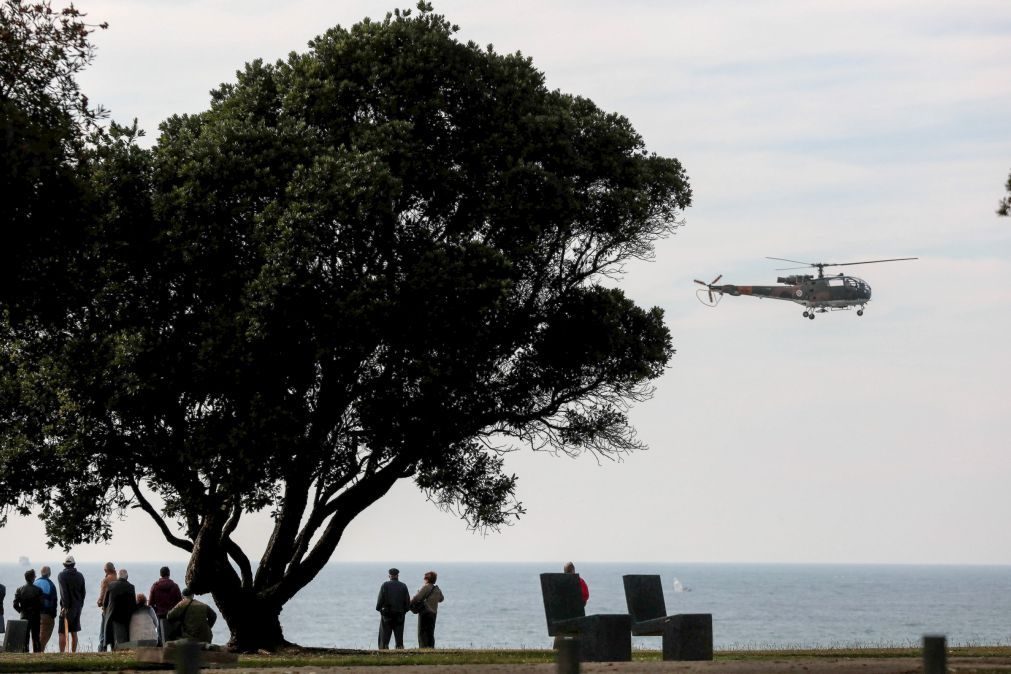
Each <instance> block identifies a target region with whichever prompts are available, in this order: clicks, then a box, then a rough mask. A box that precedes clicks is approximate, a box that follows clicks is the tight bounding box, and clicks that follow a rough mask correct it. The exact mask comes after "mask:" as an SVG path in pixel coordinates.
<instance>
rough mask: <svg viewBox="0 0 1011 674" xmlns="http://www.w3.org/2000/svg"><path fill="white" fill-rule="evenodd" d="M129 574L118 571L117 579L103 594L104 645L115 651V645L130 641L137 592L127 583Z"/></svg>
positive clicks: (122, 570) (124, 571)
mask: <svg viewBox="0 0 1011 674" xmlns="http://www.w3.org/2000/svg"><path fill="white" fill-rule="evenodd" d="M129 578H130V574H129V572H127V570H126V569H120V570H119V572H118V573H117V579H116V580H114V581H112V582H111V583H109V587H108V589H107V590H106V592H105V607H104V609H105V613H104V615H103V618H104V619H105V625H106V627H105V645H106V646H108V647H109V648H111V649H113V650H115V649H116V644H121V643H123V642H126V641H129V640H130V619H131V618H133V612H134V610H135V609H136V608H137V590H136V589H135V588H134V587H133V583H131V582H130V581H129Z"/></svg>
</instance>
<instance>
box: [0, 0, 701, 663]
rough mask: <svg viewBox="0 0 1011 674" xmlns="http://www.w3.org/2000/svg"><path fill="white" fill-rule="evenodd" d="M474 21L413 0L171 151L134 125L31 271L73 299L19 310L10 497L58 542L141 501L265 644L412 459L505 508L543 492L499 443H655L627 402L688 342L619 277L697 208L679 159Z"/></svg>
mask: <svg viewBox="0 0 1011 674" xmlns="http://www.w3.org/2000/svg"><path fill="white" fill-rule="evenodd" d="M454 34H455V27H453V26H452V25H451V24H450V23H449V22H448V21H446V20H445V19H444V18H443V17H441V16H439V15H437V14H435V13H434V12H432V10H431V7H430V6H428V5H427V4H425V3H421V4H420V5H419V11H418V12H416V13H415V12H412V11H398V12H395V13H393V14H390V15H388V16H387V17H386V19H385V20H383V21H370V20H365V21H362V22H361V23H358V24H356V25H354V26H352V27H351V28H342V27H336V28H333V29H331V30H329V31H327V32H326V33H324V34H323V35H321V36H319V37H318V38H316V39H314V40H313V41H312V42H311V43H310V44H309V49H308V51H306V52H303V53H293V54H292V55H291V56H289V57H288V58H287V59H286V60H284V61H280V62H277V63H274V64H266V63H263V62H261V61H254V62H252V63H250V64H247V65H246V67H245V68H244V69H243V70H242V71H240V72H239V73H238V75H237V78H236V80H235V81H234V82H229V83H226V84H223V85H221V87H220V88H219V89H218V90H216V91H215V92H213V95H212V101H211V106H210V109H209V110H207V111H206V112H203V113H200V114H196V115H180V116H173V117H171V118H169V119H168V120H166V121H165V122H164V123H163V124H162V125H161V135H160V138H159V139H158V142H157V144H156V145H155V147H154V148H153V149H151V150H150V151H148V150H141V149H139V148H137V147H136V145H134V143H133V139H134V138H135V136H136V134H137V131H136V129H126V128H121V127H115V126H114V127H113V129H112V131H111V133H110V134H109V137H108V138H106V139H104V140H102V142H100V143H99V144H98V146H96V147H95V148H94V149H93V150H91V151H90V154H89V156H88V157H87V161H86V162H85V163H84V165H83V166H84V168H85V169H86V171H85V172H84V174H85V175H86V176H87V179H88V181H89V185H90V188H89V193H88V194H89V202H88V208H87V209H85V210H84V211H82V212H84V213H86V214H87V219H86V222H87V228H86V236H85V237H84V238H83V241H82V242H81V243H80V244H79V245H77V244H75V246H74V247H71V250H70V251H69V252H67V253H66V254H65V255H63V257H69V259H70V260H71V261H72V262H73V264H64V265H61V266H59V267H58V268H57V267H56V266H47V265H48V263H47V262H45V261H41V262H39V265H41V268H42V269H43V270H44V271H46V272H47V273H51V274H55V275H56V278H59V279H61V282H62V283H64V284H65V286H66V287H67V288H72V289H73V291H71V290H66V291H65V292H63V293H62V294H59V296H61V297H65V298H66V300H65V302H64V303H63V305H62V306H61V307H60V311H53V312H48V313H47V316H48V318H47V319H46V320H47V322H46V323H45V324H44V325H40V322H39V319H38V318H37V317H35V315H34V314H33V315H31V316H28V315H22V316H20V317H19V316H10V317H8V318H7V319H6V322H5V325H4V330H5V332H6V334H5V338H4V341H3V347H2V354H0V357H2V359H3V362H2V366H3V370H2V372H3V374H2V380H0V381H2V388H0V396H2V400H0V415H2V416H0V451H2V452H3V453H2V454H0V473H2V474H3V475H4V476H5V477H4V480H3V482H2V483H0V502H2V503H3V504H5V505H6V506H10V505H11V504H20V505H22V506H24V507H29V506H30V507H37V508H40V509H41V512H42V516H43V519H44V520H45V521H46V523H47V527H48V528H47V531H48V533H49V535H50V537H51V539H52V541H53V542H54V543H56V544H58V545H62V546H69V545H72V544H75V543H78V542H80V541H85V540H95V539H102V538H103V537H107V536H108V533H109V529H108V524H107V523H108V521H109V518H110V516H112V515H114V514H115V512H116V511H117V509H118V508H121V507H123V506H129V505H133V506H136V507H139V508H141V509H142V510H143V511H144V512H145V513H147V514H148V515H149V516H150V517H151V518H152V519H153V520H154V521H155V522H156V524H157V526H159V528H160V529H161V531H162V533H163V534H164V535H165V537H166V539H167V540H168V541H169V542H171V543H172V544H173V545H176V546H178V547H180V548H182V549H185V550H187V551H188V552H190V553H191V555H192V556H191V561H190V566H189V569H188V572H187V581H188V582H189V583H190V585H191V586H193V587H194V588H195V590H196V591H197V592H205V591H213V592H214V597H215V600H216V602H217V604H218V606H219V607H220V608H221V609H222V613H223V615H224V616H225V618H226V620H228V623H229V626H230V628H231V630H232V634H233V639H234V640H235V643H237V644H240V645H241V646H243V647H252V646H256V647H259V646H262V645H264V644H267V645H271V644H273V645H276V644H277V643H278V641H279V640H280V639H281V633H280V625H279V623H278V622H277V621H276V620H275V619H274V618H276V616H277V612H278V611H279V610H280V607H281V606H282V605H283V604H284V603H285V602H286V601H287V600H288V599H290V598H291V597H292V596H294V594H295V593H297V592H298V591H299V590H300V589H301V588H302V587H304V586H305V585H306V584H307V583H308V582H309V581H310V580H311V579H312V578H313V577H314V576H315V575H316V573H318V572H319V570H320V569H321V568H322V566H323V565H324V564H325V563H326V562H327V561H328V560H329V559H330V556H331V555H332V553H333V552H334V550H335V549H336V547H337V545H338V544H339V543H340V541H341V538H342V536H343V534H344V532H345V530H346V528H347V526H348V525H349V524H350V522H351V521H353V520H354V518H355V517H356V516H357V515H358V514H359V513H361V512H362V511H363V510H364V509H366V508H367V507H369V506H370V505H371V504H373V503H375V502H376V501H377V500H379V499H380V498H382V497H383V496H384V495H386V494H387V493H388V492H389V490H390V489H391V488H392V486H393V485H394V484H395V483H397V482H398V481H399V480H402V479H405V478H411V479H413V480H414V482H415V483H416V484H417V486H418V487H419V488H420V489H421V490H422V491H423V492H424V493H426V494H427V495H428V496H429V498H430V500H431V501H433V502H434V503H435V504H436V505H438V506H440V507H443V508H445V509H447V510H451V511H453V512H456V513H458V514H459V515H460V516H462V517H463V518H464V519H465V520H466V521H467V523H468V524H469V525H470V526H473V527H478V528H485V527H492V528H494V527H498V526H501V525H503V524H506V523H508V522H510V521H512V520H514V519H515V518H516V517H518V516H519V515H520V514H522V512H523V510H522V506H521V505H520V504H519V503H518V502H517V501H516V498H515V493H516V484H517V478H516V476H515V475H512V474H510V473H509V472H508V471H507V470H506V468H505V464H504V461H503V454H504V453H505V452H508V451H511V450H516V449H520V448H524V447H528V448H529V447H532V448H535V449H544V450H549V451H556V452H560V453H564V454H568V455H573V456H575V455H578V454H581V453H584V452H592V453H595V454H597V455H599V456H619V455H621V454H622V453H625V452H629V451H633V450H635V449H638V448H640V447H641V446H642V445H641V442H640V441H639V440H638V439H637V438H636V436H635V433H634V430H633V429H632V427H631V426H630V425H629V422H628V418H627V411H628V406H629V405H630V404H631V403H633V402H635V401H639V400H643V399H645V398H647V397H648V396H649V395H650V393H651V391H652V388H651V387H652V382H653V381H654V380H655V379H656V378H657V377H659V376H660V375H661V374H662V373H663V372H664V370H665V367H666V365H667V363H668V361H669V360H670V358H671V357H672V355H673V352H674V351H673V347H672V342H671V336H670V333H669V330H668V328H667V327H666V326H665V325H664V322H663V315H662V312H661V310H660V309H657V308H652V309H648V308H641V307H639V306H637V305H636V304H635V303H634V302H633V301H632V300H630V299H629V298H628V297H626V296H625V294H624V293H623V292H622V291H621V290H620V289H618V288H616V287H614V286H615V285H616V284H615V281H616V280H618V279H620V273H621V270H622V268H623V265H624V264H626V263H627V262H628V261H630V260H633V259H648V258H650V257H651V255H652V252H653V245H654V243H655V241H656V240H658V239H660V238H662V237H665V236H667V235H669V234H671V233H672V232H673V231H674V230H675V229H676V228H677V227H678V226H679V224H680V221H679V217H680V214H681V213H682V212H683V210H684V209H685V208H687V207H688V206H689V205H690V202H691V190H690V188H689V185H688V179H687V177H686V175H685V172H684V170H683V168H682V166H681V165H680V163H679V162H678V161H677V160H676V159H672V158H665V157H660V156H657V155H655V154H652V153H650V152H648V151H647V150H646V148H645V145H644V142H643V140H642V138H641V137H640V136H639V135H638V134H637V133H636V132H635V130H634V129H633V128H632V126H631V124H630V123H629V121H628V120H627V119H625V118H624V117H621V116H620V115H617V114H614V113H608V112H605V111H602V110H600V109H599V108H598V107H597V106H595V105H594V104H593V103H592V102H591V101H589V100H587V99H585V98H581V97H578V96H572V95H568V94H564V93H561V92H558V91H550V90H548V89H547V88H546V87H545V84H544V76H543V74H542V73H541V72H539V71H538V70H537V69H536V68H534V66H533V64H532V62H531V61H530V59H528V58H526V57H523V56H522V55H520V54H506V55H503V54H498V53H496V52H495V51H494V50H493V49H491V48H490V47H489V48H481V47H478V46H477V45H475V44H473V43H466V44H465V43H461V42H459V41H458V40H457V39H456V38H455V35H454ZM59 257H60V256H57V257H56V258H53V259H54V260H55V259H59ZM54 265H55V263H54ZM604 279H606V280H607V284H606V286H607V287H605V286H604V285H601V282H602V280H604ZM23 293H24V294H25V297H22V298H20V299H19V300H18V301H19V303H20V306H26V307H27V306H32V301H30V300H33V299H34V301H36V303H41V302H42V301H43V300H42V299H41V298H38V297H36V298H33V297H32V296H31V293H32V286H27V285H26V286H23ZM29 457H30V458H29ZM40 466H45V467H46V468H45V469H44V470H43V469H42V468H40ZM75 499H76V500H75ZM257 511H267V512H269V513H270V514H271V516H272V530H271V532H270V537H269V540H268V542H267V544H266V547H265V549H264V550H263V551H262V554H260V556H259V557H258V558H256V559H255V563H254V558H251V557H250V556H249V555H248V553H247V551H245V550H243V549H242V548H240V547H239V545H237V544H236V543H235V541H234V540H233V534H234V532H235V531H236V529H237V528H238V527H239V526H240V524H241V522H242V521H243V518H244V517H245V516H246V515H247V514H248V513H251V512H257ZM254 569H255V572H254ZM263 615H267V616H273V618H268V619H266V620H263V619H256V620H254V619H252V618H250V617H249V616H263Z"/></svg>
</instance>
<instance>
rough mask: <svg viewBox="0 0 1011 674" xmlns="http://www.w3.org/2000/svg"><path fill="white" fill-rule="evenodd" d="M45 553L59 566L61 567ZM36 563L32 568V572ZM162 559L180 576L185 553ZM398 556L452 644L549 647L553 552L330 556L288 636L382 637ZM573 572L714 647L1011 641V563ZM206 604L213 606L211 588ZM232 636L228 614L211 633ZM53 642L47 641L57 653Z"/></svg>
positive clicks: (301, 601)
mask: <svg viewBox="0 0 1011 674" xmlns="http://www.w3.org/2000/svg"><path fill="white" fill-rule="evenodd" d="M42 563H48V564H49V566H51V567H52V569H53V574H54V576H55V575H56V574H58V573H59V571H60V570H61V569H62V565H61V564H54V563H52V562H42ZM39 564H40V563H39V562H35V563H34V564H33V568H35V569H36V570H38V568H39ZM77 566H78V569H79V570H80V571H81V572H82V573H83V574H84V576H85V580H86V582H87V588H88V596H87V598H86V600H85V601H86V607H85V611H84V614H83V616H82V631H81V633H80V635H79V639H80V644H81V650H85V651H88V650H95V649H96V648H97V644H98V631H99V624H100V622H99V621H100V611H99V610H98V608H97V606H96V605H95V601H96V599H97V596H98V586H99V583H100V581H101V578H102V573H101V570H102V564H101V563H93V562H81V563H79V564H78V565H77ZM118 566H119V567H120V568H126V569H127V570H128V571H129V573H130V581H131V582H132V583H133V584H134V586H135V587H136V588H137V592H143V593H145V594H147V592H148V590H149V588H150V586H151V583H153V582H154V581H155V580H156V579H157V577H158V569H159V567H161V566H162V563H157V562H123V563H121V564H118ZM168 566H169V567H170V568H171V569H172V571H173V578H175V580H176V582H179V583H180V586H181V585H182V584H183V583H182V582H181V581H182V577H183V575H184V573H185V564H184V563H183V562H177V563H172V562H169V563H168ZM390 566H397V567H398V568H399V569H400V579H401V580H403V581H404V582H405V583H406V584H407V586H408V587H409V588H410V589H411V591H412V592H414V591H416V590H417V589H418V588H419V587H420V586H421V583H422V576H423V574H424V573H425V572H426V571H428V570H430V569H434V570H435V571H437V572H438V574H439V579H438V584H439V587H440V588H441V589H442V590H443V593H444V594H445V595H446V600H445V602H443V604H442V605H441V606H440V609H439V617H438V622H437V626H436V646H437V647H445V648H518V649H523V648H550V646H551V641H552V640H551V638H550V637H548V636H547V627H546V623H545V618H544V609H543V603H542V599H541V594H540V582H539V574H540V573H544V572H556V571H561V564H560V563H558V562H506V563H502V562H498V563H493V562H404V561H392V562H332V563H330V564H328V565H327V566H326V568H325V569H324V570H323V571H322V572H321V573H320V574H319V576H317V578H316V579H315V580H314V581H313V582H312V583H310V584H309V585H308V586H307V587H306V588H305V589H303V590H302V591H301V592H300V593H299V594H298V595H297V596H296V597H295V598H294V599H293V600H292V601H290V602H288V604H287V605H286V606H285V607H284V610H283V611H282V613H281V624H282V626H283V628H284V634H285V637H286V638H287V639H288V640H289V641H291V642H294V643H298V644H300V645H303V646H313V647H322V648H360V649H371V648H375V646H376V635H377V631H378V622H379V619H378V613H376V611H375V602H376V595H377V592H378V589H379V586H380V584H381V583H382V582H383V581H384V580H386V570H387V569H388V568H389V567H390ZM26 568H28V567H27V566H22V565H19V564H0V583H2V584H4V585H5V586H6V587H7V598H6V599H5V600H4V604H3V608H4V609H5V611H6V613H5V618H6V619H10V618H11V617H13V609H12V608H11V602H12V600H13V596H14V591H15V590H16V588H17V587H18V586H20V585H21V584H23V583H24V578H23V572H24V570H25V569H26ZM577 571H579V572H580V575H581V576H582V577H583V578H584V580H586V582H587V584H588V585H589V587H590V601H589V603H588V604H587V607H586V612H587V614H593V613H625V612H626V610H627V609H626V606H625V598H624V590H623V585H622V581H621V576H622V575H624V574H631V573H657V574H660V576H661V582H662V585H663V590H664V600H665V602H666V606H667V612H668V614H675V613H711V614H712V615H713V637H714V642H715V647H716V648H717V649H718V650H719V649H723V650H726V649H757V648H833V647H888V646H899V647H901V646H918V645H919V643H920V640H921V638H922V636H923V635H924V634H944V635H946V636H947V637H948V643H949V644H951V645H953V646H959V645H972V646H983V645H1011V566H1006V565H912V564H792V563H775V564H773V563H753V564H739V563H698V562H694V563H674V562H669V563H646V562H624V563H615V562H587V563H583V564H577ZM201 600H203V601H207V602H208V603H210V604H212V605H213V600H212V599H211V597H210V595H206V596H202V597H201ZM416 622H417V619H416V617H415V616H413V615H408V618H407V625H406V628H405V641H406V644H407V646H408V647H414V646H416V645H417V636H416ZM227 639H228V630H227V626H226V625H225V623H224V622H223V620H222V621H220V622H219V623H218V625H217V626H216V628H215V629H214V641H215V643H224V642H225V641H227ZM633 646H634V647H636V648H654V649H656V648H659V647H660V640H659V639H657V638H648V637H644V638H635V639H634V640H633ZM55 649H56V647H55V644H54V643H53V642H50V644H49V648H48V650H55Z"/></svg>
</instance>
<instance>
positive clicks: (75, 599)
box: [56, 555, 87, 653]
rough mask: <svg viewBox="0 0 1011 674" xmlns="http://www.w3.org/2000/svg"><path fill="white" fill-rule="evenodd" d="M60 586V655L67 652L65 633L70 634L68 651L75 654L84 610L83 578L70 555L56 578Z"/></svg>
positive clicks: (85, 592) (84, 590) (84, 591)
mask: <svg viewBox="0 0 1011 674" xmlns="http://www.w3.org/2000/svg"><path fill="white" fill-rule="evenodd" d="M56 582H57V584H58V585H59V586H60V616H59V621H60V622H59V625H58V626H57V627H58V628H59V633H60V653H64V652H66V650H67V632H70V649H71V650H72V651H73V652H74V653H76V652H77V633H78V632H80V631H81V611H83V610H84V597H85V595H86V594H87V591H86V589H85V587H84V576H83V575H82V574H81V572H80V571H78V570H77V566H76V562H75V561H74V557H73V556H72V555H67V559H66V561H64V562H63V571H60V575H59V576H58V577H57V578H56Z"/></svg>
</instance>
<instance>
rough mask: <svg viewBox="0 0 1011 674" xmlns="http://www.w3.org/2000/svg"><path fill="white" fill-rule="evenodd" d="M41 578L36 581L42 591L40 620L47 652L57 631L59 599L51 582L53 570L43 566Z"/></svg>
mask: <svg viewBox="0 0 1011 674" xmlns="http://www.w3.org/2000/svg"><path fill="white" fill-rule="evenodd" d="M39 574H40V577H39V578H38V579H36V581H35V587H37V588H39V589H40V590H42V616H41V618H40V631H41V635H40V636H41V638H42V650H43V651H45V650H46V644H48V643H49V639H50V638H51V637H52V636H53V630H54V629H56V610H57V603H58V601H59V597H58V596H57V594H56V583H54V582H53V581H52V580H50V578H49V576H50V575H51V574H52V569H50V568H49V567H48V566H43V567H42V568H41V569H39Z"/></svg>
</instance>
